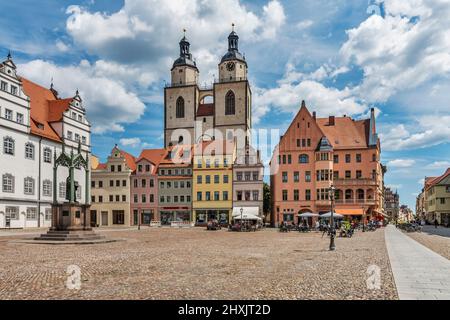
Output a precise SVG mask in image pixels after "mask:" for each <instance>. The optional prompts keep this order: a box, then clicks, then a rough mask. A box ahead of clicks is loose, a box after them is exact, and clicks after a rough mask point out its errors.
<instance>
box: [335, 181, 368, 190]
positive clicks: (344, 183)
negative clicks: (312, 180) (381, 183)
mask: <svg viewBox="0 0 450 320" xmlns="http://www.w3.org/2000/svg"><path fill="white" fill-rule="evenodd" d="M334 186H335V187H336V188H337V187H341V186H345V187H351V186H355V187H363V186H374V187H375V186H377V181H376V180H375V179H334Z"/></svg>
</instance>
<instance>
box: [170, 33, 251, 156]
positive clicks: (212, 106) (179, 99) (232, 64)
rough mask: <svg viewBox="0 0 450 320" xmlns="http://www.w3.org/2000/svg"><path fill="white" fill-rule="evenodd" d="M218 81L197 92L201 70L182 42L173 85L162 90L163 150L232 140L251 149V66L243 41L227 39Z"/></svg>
mask: <svg viewBox="0 0 450 320" xmlns="http://www.w3.org/2000/svg"><path fill="white" fill-rule="evenodd" d="M218 70H219V72H218V75H219V77H218V78H217V79H214V83H213V84H212V86H210V87H207V88H206V87H200V86H199V72H200V71H199V69H198V68H197V64H196V62H195V60H194V58H193V57H192V54H191V52H190V43H189V41H188V40H187V38H186V36H184V37H183V38H182V39H181V41H180V56H179V58H178V59H176V60H175V62H174V63H173V67H172V69H171V82H170V84H167V85H166V88H165V90H164V146H165V147H170V146H172V145H176V144H196V143H199V142H201V141H205V140H206V141H208V140H234V139H236V141H237V147H238V149H239V148H242V147H244V146H247V145H248V144H250V136H251V133H250V131H251V130H250V129H251V127H252V116H251V114H252V91H251V89H250V84H249V82H248V78H247V72H248V66H247V62H246V60H245V56H243V55H242V54H241V53H240V52H239V36H238V35H237V33H236V32H235V31H234V25H233V30H232V32H231V33H230V35H229V36H228V51H227V52H226V53H225V54H224V55H223V57H222V59H221V61H220V63H219V64H218Z"/></svg>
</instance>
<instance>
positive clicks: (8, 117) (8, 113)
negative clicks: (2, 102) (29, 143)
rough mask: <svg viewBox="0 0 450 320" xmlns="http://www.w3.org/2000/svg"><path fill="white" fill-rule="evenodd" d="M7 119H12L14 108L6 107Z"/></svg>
mask: <svg viewBox="0 0 450 320" xmlns="http://www.w3.org/2000/svg"><path fill="white" fill-rule="evenodd" d="M5 119H6V120H11V121H12V119H13V112H12V110H9V109H5Z"/></svg>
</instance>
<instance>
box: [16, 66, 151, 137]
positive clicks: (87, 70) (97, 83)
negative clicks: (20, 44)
mask: <svg viewBox="0 0 450 320" xmlns="http://www.w3.org/2000/svg"><path fill="white" fill-rule="evenodd" d="M18 70H19V72H20V74H21V75H22V76H24V77H25V78H28V79H30V80H32V81H35V82H37V83H41V84H45V83H49V81H50V79H51V78H53V82H54V84H55V88H56V89H57V90H58V91H59V93H60V96H62V97H72V96H74V95H75V90H76V89H79V91H80V95H81V97H82V99H83V101H84V107H85V109H86V111H87V113H88V118H89V120H90V121H91V123H92V125H93V132H94V133H103V132H107V131H109V132H120V131H123V130H124V128H123V126H122V124H125V123H132V122H135V121H136V120H138V119H139V118H140V116H141V115H142V114H143V113H144V109H145V105H144V104H143V103H142V102H141V100H140V99H139V98H138V97H137V96H136V94H135V93H133V92H130V91H128V90H127V89H126V88H124V86H123V85H122V84H121V83H120V82H119V81H116V80H114V79H111V78H109V77H105V76H99V75H97V74H96V68H95V67H93V66H91V65H90V64H89V62H87V61H82V63H80V64H79V65H68V66H57V65H55V64H54V63H52V62H48V61H43V60H33V61H30V62H27V63H25V64H21V65H19V66H18Z"/></svg>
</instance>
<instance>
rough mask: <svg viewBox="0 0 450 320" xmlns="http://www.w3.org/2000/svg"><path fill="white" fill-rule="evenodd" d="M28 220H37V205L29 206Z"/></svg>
mask: <svg viewBox="0 0 450 320" xmlns="http://www.w3.org/2000/svg"><path fill="white" fill-rule="evenodd" d="M27 220H37V209H36V208H35V207H28V208H27Z"/></svg>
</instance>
